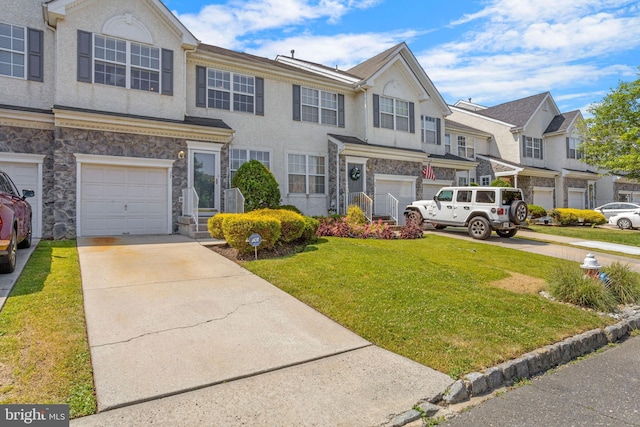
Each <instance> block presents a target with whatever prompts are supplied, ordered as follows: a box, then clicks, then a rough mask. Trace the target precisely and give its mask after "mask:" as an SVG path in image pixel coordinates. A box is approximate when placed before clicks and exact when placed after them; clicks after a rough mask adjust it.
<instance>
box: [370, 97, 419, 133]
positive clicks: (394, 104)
mask: <svg viewBox="0 0 640 427" xmlns="http://www.w3.org/2000/svg"><path fill="white" fill-rule="evenodd" d="M373 126H374V127H377V128H384V129H393V130H399V131H404V132H411V133H415V131H416V129H415V118H414V104H413V102H408V101H404V100H401V99H395V98H389V97H386V96H382V95H376V94H374V95H373Z"/></svg>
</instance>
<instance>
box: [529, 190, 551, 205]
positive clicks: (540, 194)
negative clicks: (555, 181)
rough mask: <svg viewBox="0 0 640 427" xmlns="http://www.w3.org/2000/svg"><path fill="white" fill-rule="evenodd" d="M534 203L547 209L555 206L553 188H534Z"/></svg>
mask: <svg viewBox="0 0 640 427" xmlns="http://www.w3.org/2000/svg"><path fill="white" fill-rule="evenodd" d="M533 204H534V205H538V206H542V207H543V208H545V209H546V210H550V209H552V208H553V189H549V190H546V189H537V188H534V190H533Z"/></svg>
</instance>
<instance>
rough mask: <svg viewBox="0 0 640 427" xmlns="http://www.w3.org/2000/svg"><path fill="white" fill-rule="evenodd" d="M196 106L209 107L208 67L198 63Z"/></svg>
mask: <svg viewBox="0 0 640 427" xmlns="http://www.w3.org/2000/svg"><path fill="white" fill-rule="evenodd" d="M196 107H205V108H206V107H207V69H206V67H201V66H199V65H196Z"/></svg>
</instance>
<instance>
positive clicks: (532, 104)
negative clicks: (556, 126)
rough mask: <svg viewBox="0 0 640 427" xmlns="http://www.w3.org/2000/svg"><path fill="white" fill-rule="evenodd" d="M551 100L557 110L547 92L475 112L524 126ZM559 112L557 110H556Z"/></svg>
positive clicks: (517, 126) (517, 125) (516, 125)
mask: <svg viewBox="0 0 640 427" xmlns="http://www.w3.org/2000/svg"><path fill="white" fill-rule="evenodd" d="M547 99H549V100H551V102H552V104H553V106H554V108H555V109H556V110H557V107H556V106H555V103H554V102H553V99H552V98H551V94H550V93H549V92H544V93H540V94H537V95H532V96H528V97H526V98H522V99H517V100H515V101H510V102H505V103H503V104H498V105H496V106H493V107H489V108H486V109H484V110H477V111H475V113H477V114H479V115H481V116H486V117H490V118H492V119H496V120H500V121H501V122H505V123H509V124H511V125H513V126H514V127H516V128H524V127H525V126H526V124H527V123H528V122H529V120H531V118H532V117H533V116H534V115H535V113H536V112H537V111H538V110H539V109H540V108H541V107H542V105H543V104H544V103H545V102H546V101H547ZM558 113H559V111H558Z"/></svg>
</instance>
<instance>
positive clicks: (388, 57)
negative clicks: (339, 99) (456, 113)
mask: <svg viewBox="0 0 640 427" xmlns="http://www.w3.org/2000/svg"><path fill="white" fill-rule="evenodd" d="M398 61H401V62H402V64H403V65H404V67H405V69H406V70H407V72H409V73H410V74H411V75H412V76H413V77H414V78H415V79H416V81H417V83H418V84H419V86H420V87H422V89H423V90H424V94H423V96H424V99H429V98H430V99H432V100H433V101H434V102H435V104H436V105H437V106H438V108H439V109H440V110H441V111H442V113H443V114H444V115H449V114H451V110H450V109H449V105H447V103H446V102H445V100H444V99H443V98H442V95H440V92H438V90H437V89H436V87H435V85H434V84H433V82H432V81H431V79H430V78H429V76H428V75H427V73H426V72H425V71H424V69H423V68H422V66H421V65H420V63H419V62H418V60H417V59H416V57H415V56H414V55H413V52H411V50H410V49H409V47H408V46H407V44H406V43H405V42H402V43H400V44H397V45H395V46H393V47H391V48H389V49H387V50H385V51H384V52H381V53H379V54H378V55H376V56H374V57H372V58H370V59H368V60H366V61H364V62H362V63H361V64H359V65H356V66H355V67H352V68H350V69H349V70H347V72H348V73H349V74H352V75H355V76H358V77H360V78H361V79H362V80H361V81H360V82H359V83H358V84H359V85H360V86H373V85H374V81H375V78H376V77H377V76H378V75H380V74H382V73H383V72H384V71H385V70H387V69H388V68H389V67H391V66H393V65H394V64H395V63H396V62H398Z"/></svg>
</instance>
